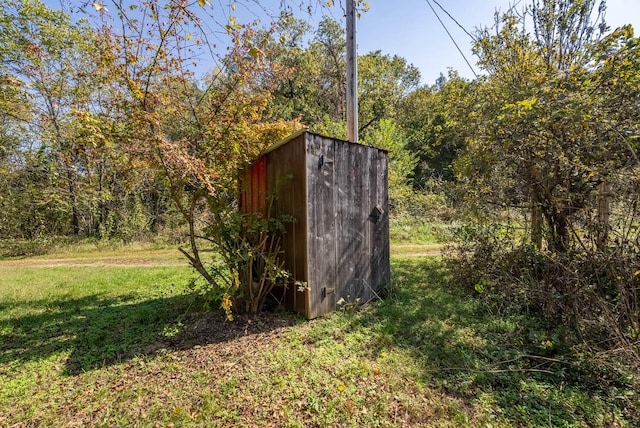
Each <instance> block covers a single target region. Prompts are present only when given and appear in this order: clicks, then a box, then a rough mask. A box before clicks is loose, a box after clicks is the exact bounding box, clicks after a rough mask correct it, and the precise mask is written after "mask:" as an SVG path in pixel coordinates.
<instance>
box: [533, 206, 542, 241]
mask: <svg viewBox="0 0 640 428" xmlns="http://www.w3.org/2000/svg"><path fill="white" fill-rule="evenodd" d="M531 243H532V244H533V245H534V247H536V248H537V249H540V248H542V208H541V207H540V204H539V203H538V201H537V200H536V198H535V197H532V198H531Z"/></svg>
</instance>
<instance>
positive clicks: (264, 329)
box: [0, 250, 640, 426]
mask: <svg viewBox="0 0 640 428" xmlns="http://www.w3.org/2000/svg"><path fill="white" fill-rule="evenodd" d="M160 251H165V250H160ZM125 254H126V251H121V255H122V256H121V259H120V266H115V262H114V259H111V264H110V265H109V266H96V265H91V264H90V263H88V261H91V260H92V259H91V257H89V256H85V257H84V258H83V260H84V263H83V264H82V265H81V266H78V265H76V266H69V265H66V266H61V265H60V260H62V259H63V258H62V257H56V255H49V256H48V257H49V259H57V260H58V263H57V264H54V265H52V266H47V265H46V264H45V263H44V262H43V260H44V259H43V258H34V259H31V258H28V259H22V260H2V261H0V270H1V271H2V275H0V307H1V310H0V336H1V337H0V339H1V340H0V378H1V382H0V425H3V426H5V425H6V426H13V425H17V426H20V425H30V426H78V425H92V426H171V425H172V424H173V425H174V426H489V425H491V426H614V425H618V426H637V425H638V423H639V422H640V409H638V408H637V404H636V401H637V397H636V395H635V394H637V391H634V389H633V387H632V380H631V379H630V378H629V377H628V376H625V375H624V372H622V371H621V372H620V373H605V372H603V371H602V370H599V369H598V366H597V364H595V363H594V362H593V361H591V360H589V359H588V358H586V357H585V358H584V359H583V360H580V361H579V360H576V359H573V360H569V359H568V358H565V357H563V355H561V354H552V353H549V352H546V353H545V352H542V351H543V349H544V341H545V340H546V338H543V337H542V336H541V333H540V332H542V331H544V326H543V325H541V324H540V321H539V320H537V319H535V318H534V317H531V316H529V315H526V314H519V315H514V314H499V313H492V312H491V311H490V310H489V309H488V306H485V305H483V304H482V302H480V301H478V300H476V299H473V298H468V297H465V296H463V295H461V294H458V293H457V292H455V291H451V287H450V285H449V283H448V282H447V281H448V280H449V278H450V274H449V272H448V271H447V269H446V267H445V266H444V265H443V264H442V263H441V261H440V260H439V258H437V257H397V256H396V257H393V258H392V274H393V278H394V284H393V286H392V287H389V288H388V289H387V290H385V293H384V294H385V299H384V301H376V302H371V303H370V304H368V305H366V306H364V307H363V308H355V307H351V306H346V307H344V308H343V309H342V310H340V311H337V312H335V313H333V314H331V315H329V316H327V317H324V318H321V319H317V320H314V321H311V322H306V321H304V320H301V319H300V318H298V317H296V316H294V315H291V314H287V313H267V314H262V315H258V316H252V317H248V316H246V315H239V316H237V317H236V319H235V320H234V321H233V322H229V321H227V320H226V318H225V315H224V313H223V312H222V311H219V310H213V311H204V310H203V308H202V307H201V306H199V305H198V304H197V302H195V301H194V300H193V298H192V296H190V295H188V294H185V293H184V289H185V284H187V283H188V282H189V280H190V278H191V277H192V275H193V273H192V272H191V270H190V268H188V267H187V266H186V264H183V265H182V266H175V265H174V263H173V257H174V255H170V254H167V255H164V256H157V255H154V251H153V250H149V251H148V258H147V259H150V260H156V261H158V260H163V259H164V260H167V262H166V263H165V264H164V266H155V267H154V266H148V265H143V264H142V263H137V262H136V261H140V260H144V259H145V257H144V256H143V254H141V252H137V254H136V256H135V257H126V255H125ZM95 256H96V258H98V256H99V254H95ZM66 260H67V261H66V263H69V264H72V262H70V261H69V258H68V257H67V258H66ZM127 260H129V261H131V262H130V263H127ZM17 262H20V263H22V264H21V265H18V264H16V263H17ZM134 262H135V263H134ZM30 263H31V264H30ZM214 309H215V308H214Z"/></svg>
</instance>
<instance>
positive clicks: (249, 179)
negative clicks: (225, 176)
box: [239, 156, 267, 216]
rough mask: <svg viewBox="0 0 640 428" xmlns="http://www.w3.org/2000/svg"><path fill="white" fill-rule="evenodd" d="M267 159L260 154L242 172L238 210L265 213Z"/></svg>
mask: <svg viewBox="0 0 640 428" xmlns="http://www.w3.org/2000/svg"><path fill="white" fill-rule="evenodd" d="M266 168H267V159H266V157H265V156H262V157H261V158H259V159H258V160H257V161H255V162H254V163H253V164H252V165H251V166H250V167H249V168H247V169H245V170H244V171H243V173H242V178H241V180H240V199H239V205H240V211H241V212H243V213H261V214H262V215H263V216H266V215H267V210H266V204H267V169H266Z"/></svg>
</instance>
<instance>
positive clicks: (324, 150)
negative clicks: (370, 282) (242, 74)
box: [307, 134, 336, 318]
mask: <svg viewBox="0 0 640 428" xmlns="http://www.w3.org/2000/svg"><path fill="white" fill-rule="evenodd" d="M307 136H308V137H307V138H308V140H307V144H308V146H307V218H308V234H309V235H308V237H309V240H308V242H309V249H308V251H309V258H308V264H309V276H308V280H309V301H308V302H309V307H308V311H307V318H315V317H317V316H320V315H322V314H325V313H328V312H330V311H332V310H334V309H335V307H336V224H335V204H334V198H335V195H334V189H335V188H334V181H335V177H334V162H333V161H334V155H335V147H334V140H332V139H329V138H323V137H321V136H319V135H313V134H307Z"/></svg>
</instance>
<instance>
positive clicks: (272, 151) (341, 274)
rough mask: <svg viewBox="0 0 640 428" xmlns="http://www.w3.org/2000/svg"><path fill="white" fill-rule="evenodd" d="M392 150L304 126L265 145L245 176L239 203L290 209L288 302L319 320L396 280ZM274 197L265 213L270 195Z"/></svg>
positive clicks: (255, 208) (285, 244)
mask: <svg viewBox="0 0 640 428" xmlns="http://www.w3.org/2000/svg"><path fill="white" fill-rule="evenodd" d="M387 182H388V170H387V152H386V151H384V150H381V149H376V148H373V147H368V146H364V145H360V144H354V143H350V142H347V141H341V140H337V139H334V138H328V137H324V136H321V135H317V134H313V133H311V132H308V131H306V130H302V131H299V132H296V133H295V134H293V135H291V136H290V137H288V138H286V139H284V140H282V141H280V142H278V143H276V144H274V145H273V146H271V147H270V148H269V149H267V150H266V151H265V152H264V153H262V155H261V156H260V158H259V159H257V160H256V161H255V162H254V163H253V164H252V166H251V167H250V168H249V169H247V170H246V171H245V173H244V176H243V183H242V187H241V194H240V208H241V210H242V211H243V212H261V213H263V214H264V215H271V216H279V215H283V214H285V215H289V216H292V217H294V218H295V221H294V222H292V223H287V225H286V231H285V233H284V236H283V237H282V241H281V242H282V243H281V246H282V249H283V258H284V265H285V268H286V269H287V270H288V271H289V272H291V274H292V275H293V279H294V280H296V281H303V282H305V283H306V284H307V287H306V290H304V291H299V290H298V287H295V286H289V287H287V289H286V290H285V291H284V293H285V296H284V302H285V305H286V306H287V307H288V308H289V309H291V310H293V311H296V312H299V313H301V314H303V315H304V316H305V317H306V318H307V319H311V318H315V317H318V316H320V315H323V314H326V313H327V312H330V311H332V310H334V309H336V306H337V303H338V302H339V301H340V300H341V299H344V301H345V302H350V303H355V302H360V303H364V302H366V301H368V300H370V299H372V298H373V297H375V296H376V294H377V291H378V290H379V289H380V287H381V286H384V285H385V284H388V283H389V281H390V267H389V197H388V184H387ZM271 196H272V197H273V198H274V199H273V202H272V203H271V204H269V205H270V212H269V213H267V212H266V209H267V198H268V197H271Z"/></svg>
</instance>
